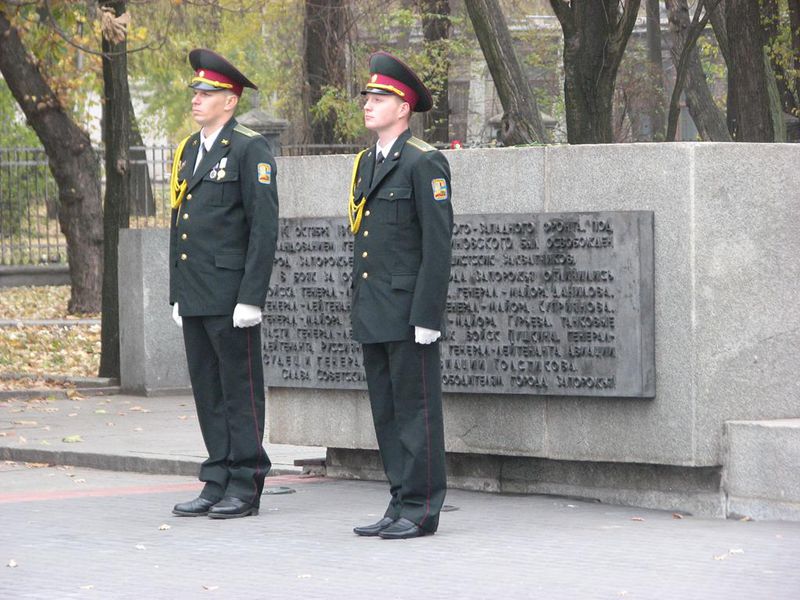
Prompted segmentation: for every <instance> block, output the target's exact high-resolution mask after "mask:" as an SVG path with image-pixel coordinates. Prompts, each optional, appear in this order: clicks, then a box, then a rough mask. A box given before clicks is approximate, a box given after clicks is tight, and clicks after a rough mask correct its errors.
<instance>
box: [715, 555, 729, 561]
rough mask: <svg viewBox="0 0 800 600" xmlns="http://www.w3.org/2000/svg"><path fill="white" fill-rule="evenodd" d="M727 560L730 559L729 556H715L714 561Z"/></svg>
mask: <svg viewBox="0 0 800 600" xmlns="http://www.w3.org/2000/svg"><path fill="white" fill-rule="evenodd" d="M726 558H728V555H727V554H720V555H719V556H715V557H714V560H725V559H726Z"/></svg>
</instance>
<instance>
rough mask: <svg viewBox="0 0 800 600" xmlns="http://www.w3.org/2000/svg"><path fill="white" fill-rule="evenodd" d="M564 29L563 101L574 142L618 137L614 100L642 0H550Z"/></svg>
mask: <svg viewBox="0 0 800 600" xmlns="http://www.w3.org/2000/svg"><path fill="white" fill-rule="evenodd" d="M550 5H551V6H552V7H553V11H554V12H555V13H556V17H558V21H559V22H560V23H561V29H562V30H563V31H564V100H565V103H566V107H567V140H568V141H569V143H570V144H607V143H611V142H613V141H614V128H613V122H612V118H613V112H614V106H613V100H614V86H615V83H616V79H617V71H618V70H619V65H620V62H622V55H623V53H624V52H625V47H626V46H627V44H628V39H629V38H630V35H631V32H632V31H633V26H634V24H635V23H636V15H637V14H638V12H639V5H640V0H627V2H625V3H624V7H623V8H622V12H620V2H619V0H596V1H593V2H575V1H573V2H567V0H550Z"/></svg>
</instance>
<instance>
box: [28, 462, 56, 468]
mask: <svg viewBox="0 0 800 600" xmlns="http://www.w3.org/2000/svg"><path fill="white" fill-rule="evenodd" d="M49 466H50V464H49V463H37V462H26V463H25V467H26V468H28V469H44V468H45V467H49Z"/></svg>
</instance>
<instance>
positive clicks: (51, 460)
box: [0, 446, 302, 477]
mask: <svg viewBox="0 0 800 600" xmlns="http://www.w3.org/2000/svg"><path fill="white" fill-rule="evenodd" d="M0 460H12V461H15V462H31V463H48V464H51V465H70V466H73V467H84V468H88V469H99V470H101V471H122V472H133V473H146V474H149V475H185V476H190V477H197V474H198V473H199V471H200V465H201V463H200V462H195V461H191V460H180V459H174V458H145V457H143V456H122V455H116V454H99V453H96V452H74V451H70V450H66V451H61V450H41V449H36V448H10V447H8V446H0ZM300 473H302V468H292V467H277V468H276V467H273V468H272V469H270V471H269V476H270V477H272V476H276V475H298V474H300Z"/></svg>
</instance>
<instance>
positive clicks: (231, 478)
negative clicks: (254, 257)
mask: <svg viewBox="0 0 800 600" xmlns="http://www.w3.org/2000/svg"><path fill="white" fill-rule="evenodd" d="M183 341H184V345H185V347H186V359H187V363H188V365H189V377H190V379H191V382H192V391H193V392H194V402H195V406H196V408H197V418H198V420H199V422H200V431H201V432H202V434H203V441H204V442H205V444H206V449H207V450H208V460H206V461H205V462H204V463H203V464H202V466H201V467H200V481H204V482H205V484H206V485H205V487H204V488H203V491H202V492H201V494H200V495H201V496H203V497H204V498H208V499H209V500H217V499H220V498H222V497H223V496H234V497H236V498H240V499H241V500H244V501H246V502H249V503H250V504H253V505H255V506H258V505H259V502H260V499H261V490H262V489H263V487H264V478H265V477H266V475H267V473H268V472H269V469H270V467H271V466H272V465H271V463H270V460H269V457H268V456H267V453H266V451H265V450H264V447H263V446H262V442H263V439H264V371H263V366H262V362H261V326H260V325H255V326H253V327H245V328H237V327H234V326H233V320H232V318H231V316H230V315H225V316H210V317H183Z"/></svg>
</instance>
